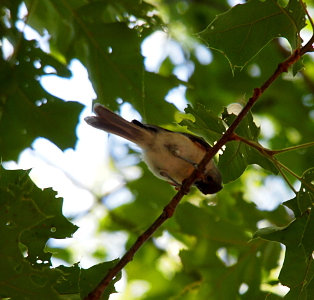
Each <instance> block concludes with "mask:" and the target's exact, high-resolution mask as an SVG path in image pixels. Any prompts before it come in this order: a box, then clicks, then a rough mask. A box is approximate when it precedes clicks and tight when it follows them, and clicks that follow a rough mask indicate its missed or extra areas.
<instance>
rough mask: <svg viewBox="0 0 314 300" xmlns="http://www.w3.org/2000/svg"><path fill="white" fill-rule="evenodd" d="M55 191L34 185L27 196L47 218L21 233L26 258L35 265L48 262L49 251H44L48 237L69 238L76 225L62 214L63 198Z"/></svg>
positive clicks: (39, 265)
mask: <svg viewBox="0 0 314 300" xmlns="http://www.w3.org/2000/svg"><path fill="white" fill-rule="evenodd" d="M56 194H57V192H55V191H53V190H52V189H51V188H50V189H44V190H41V189H39V188H38V187H37V186H34V187H33V189H32V191H31V192H30V193H29V195H28V197H29V198H30V199H32V200H33V201H34V202H35V203H36V205H37V207H38V208H39V209H40V211H41V212H42V213H44V214H45V215H46V216H47V218H46V219H45V220H43V221H42V222H40V223H39V224H37V226H34V227H32V228H31V229H29V230H26V231H24V232H23V234H22V235H21V242H22V243H23V244H24V245H26V246H27V248H28V256H27V259H28V260H29V261H30V262H31V263H32V264H33V265H34V266H37V267H41V266H44V265H47V264H50V257H51V253H49V252H48V253H47V252H45V245H46V243H47V242H48V240H49V239H50V238H55V239H65V238H70V237H72V235H73V234H74V233H75V232H76V230H77V229H78V227H77V226H76V225H74V224H72V223H71V222H70V221H69V220H68V219H67V218H66V217H64V216H63V214H62V204H63V199H62V198H57V197H56Z"/></svg>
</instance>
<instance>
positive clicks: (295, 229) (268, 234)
mask: <svg viewBox="0 0 314 300" xmlns="http://www.w3.org/2000/svg"><path fill="white" fill-rule="evenodd" d="M313 230H314V214H313V211H310V213H309V214H306V213H305V214H304V215H303V216H301V217H300V218H297V219H295V220H294V221H292V222H291V223H290V224H288V225H287V226H285V227H282V228H278V227H270V228H263V229H260V230H258V231H257V232H256V233H255V234H254V238H256V237H261V238H263V239H267V240H271V241H277V242H280V243H282V244H284V245H286V255H285V260H284V264H283V267H282V269H281V272H280V275H279V279H280V281H281V283H282V284H283V285H286V286H288V287H290V291H289V293H288V294H287V295H286V296H285V298H284V299H287V300H288V299H289V300H292V299H310V298H307V289H308V288H309V292H310V293H312V294H313V289H312V288H311V286H312V283H311V282H312V280H313V277H314V267H313V257H312V253H313V251H314V240H313ZM310 283H311V284H310Z"/></svg>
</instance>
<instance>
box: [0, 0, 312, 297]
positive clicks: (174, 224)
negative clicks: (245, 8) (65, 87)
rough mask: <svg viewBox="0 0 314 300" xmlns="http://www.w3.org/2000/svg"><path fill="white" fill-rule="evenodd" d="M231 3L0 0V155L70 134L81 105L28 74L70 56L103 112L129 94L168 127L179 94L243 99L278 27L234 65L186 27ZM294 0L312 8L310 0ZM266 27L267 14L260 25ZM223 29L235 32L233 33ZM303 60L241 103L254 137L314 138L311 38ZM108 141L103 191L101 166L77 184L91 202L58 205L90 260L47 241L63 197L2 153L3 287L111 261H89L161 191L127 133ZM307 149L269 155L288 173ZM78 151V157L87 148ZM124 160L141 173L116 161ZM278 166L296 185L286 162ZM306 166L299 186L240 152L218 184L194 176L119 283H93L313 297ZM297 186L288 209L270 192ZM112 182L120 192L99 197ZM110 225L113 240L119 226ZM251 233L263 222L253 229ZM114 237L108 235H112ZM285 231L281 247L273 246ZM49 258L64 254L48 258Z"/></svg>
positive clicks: (60, 225)
mask: <svg viewBox="0 0 314 300" xmlns="http://www.w3.org/2000/svg"><path fill="white" fill-rule="evenodd" d="M266 1H271V0H266ZM254 2H255V3H257V2H259V1H257V0H255V1H254ZM281 2H284V3H281ZM274 3H275V2H274ZM280 3H281V4H282V5H287V3H288V1H280ZM289 3H294V1H292V0H291V2H289ZM235 4H236V3H234V2H232V1H229V2H228V1H223V0H216V1H215V0H211V1H209V0H180V1H179V0H168V1H167V0H155V1H154V0H148V1H137V0H132V1H130V0H99V1H88V0H75V1H73V0H55V1H49V0H41V1H35V0H25V1H19V0H4V1H1V2H0V8H1V18H0V43H1V44H0V45H1V56H0V157H1V160H2V162H7V161H12V160H13V161H17V160H18V158H19V155H20V153H21V152H22V151H23V150H25V149H27V148H32V147H33V146H32V145H33V142H34V141H35V139H36V138H38V137H42V138H46V139H48V140H50V141H51V142H53V143H54V144H55V145H56V146H58V147H59V148H60V149H61V150H65V149H68V148H75V147H76V142H77V133H76V131H75V128H76V126H77V125H78V122H79V116H80V113H81V112H82V109H83V105H82V104H80V103H79V102H78V101H76V100H77V99H72V100H73V101H65V100H64V99H61V98H58V97H56V96H54V95H52V94H51V93H50V92H48V91H47V90H45V89H44V88H43V86H42V85H41V83H40V79H41V78H42V77H45V76H47V75H49V74H55V75H57V76H59V77H64V78H70V77H71V71H70V70H69V65H70V63H71V61H72V60H74V59H77V60H79V61H80V62H81V63H82V64H83V65H84V66H85V67H86V68H87V72H88V76H89V79H90V81H91V83H92V86H93V88H94V90H95V93H96V95H97V99H95V100H94V102H98V103H102V104H104V105H106V106H107V107H109V108H110V109H112V110H114V111H116V112H119V110H120V109H121V107H122V106H123V105H124V104H125V103H129V104H131V105H132V107H133V108H134V109H135V110H136V111H137V112H138V113H139V114H140V115H141V116H142V117H143V120H144V121H145V122H147V123H152V124H156V125H161V126H164V127H167V128H169V129H174V130H186V128H185V127H181V126H179V125H177V123H179V122H180V121H181V120H182V118H188V119H193V116H191V115H185V114H184V112H183V110H182V107H184V106H186V105H187V104H188V103H189V104H190V105H191V106H192V107H194V108H195V110H197V109H198V108H200V109H201V110H202V109H204V110H205V109H206V110H210V111H211V112H212V113H214V114H215V115H217V116H218V117H221V116H222V113H223V111H224V108H225V107H227V106H229V105H230V104H232V103H238V104H240V105H245V103H246V101H247V100H248V98H249V97H250V96H251V95H252V92H253V89H254V88H256V87H259V86H261V84H262V83H263V82H264V81H265V80H267V78H269V76H270V75H271V74H272V73H273V71H274V70H275V69H276V67H277V65H278V64H279V63H280V62H282V61H283V60H284V59H285V58H287V57H288V55H289V54H290V53H291V47H290V45H289V43H288V42H287V40H286V39H284V38H276V39H273V40H272V41H270V42H269V43H268V44H267V45H266V46H265V47H264V48H263V49H261V51H260V52H258V53H257V55H256V56H254V57H253V58H252V59H251V60H247V61H246V64H245V65H244V66H243V67H241V68H240V67H236V68H235V69H234V70H233V69H232V68H231V66H230V62H229V61H228V60H227V59H226V57H225V56H224V55H223V54H222V53H221V52H219V51H215V50H211V49H208V48H207V45H206V43H205V42H204V40H202V39H201V38H200V37H199V35H197V34H198V33H200V32H202V31H203V30H205V29H206V28H207V27H208V26H209V24H211V22H213V20H214V19H215V18H216V16H217V15H219V14H223V13H225V12H227V11H228V10H229V9H230V8H231V7H232V6H234V5H235ZM306 4H307V7H308V9H309V11H310V12H311V11H312V5H313V3H312V1H306ZM276 5H277V4H276ZM22 12H23V13H22ZM254 13H256V11H255V12H254V11H252V14H253V15H254ZM238 17H239V18H242V17H244V16H241V13H240V14H239V15H238ZM307 23H309V22H307ZM28 27H31V28H32V29H33V30H35V31H36V32H37V33H39V34H40V35H42V36H48V38H47V43H48V49H49V51H47V49H44V48H43V47H42V45H40V44H39V42H38V41H36V40H29V39H27V38H26V35H25V31H27V30H28V29H27V28H28ZM269 30H270V27H267V26H265V27H263V28H260V31H259V32H258V34H263V32H267V31H269ZM311 30H312V29H311V28H310V25H307V27H305V28H304V29H303V30H302V34H301V35H302V37H303V38H304V40H305V41H307V39H308V38H309V37H310V36H311ZM152 36H155V37H156V36H162V39H161V41H162V44H161V46H160V47H161V49H162V55H161V56H160V57H159V58H157V57H156V58H155V62H154V66H153V67H150V66H149V65H148V58H147V57H149V54H147V53H148V52H149V51H152V49H146V50H145V51H144V47H143V43H144V42H145V41H147V38H151V37H152ZM236 43H237V36H234V37H233V38H231V39H230V41H229V47H230V49H232V47H235V46H236ZM8 48H9V49H10V51H8V50H7V49H8ZM146 51H148V52H146ZM146 56H147V57H146ZM303 64H304V66H305V68H303V69H302V70H301V71H300V72H299V73H298V74H297V75H296V76H293V74H292V72H291V71H289V72H288V73H285V74H284V75H283V76H281V77H279V78H278V79H277V80H276V81H275V82H274V83H273V84H272V85H271V86H270V88H269V89H268V90H267V91H266V92H265V94H264V95H263V96H262V97H261V99H260V100H259V101H258V102H257V103H256V105H255V106H254V108H253V110H252V114H253V118H254V122H255V123H256V124H257V126H261V128H260V134H259V136H258V140H259V142H260V143H261V144H262V145H264V146H265V147H267V148H270V149H273V150H277V149H284V148H288V147H294V146H297V145H300V144H304V143H310V142H313V132H314V74H313V72H314V68H313V56H312V54H307V55H306V56H305V57H304V58H303ZM175 93H179V94H180V95H181V96H180V97H179V100H180V101H176V100H174V99H175V98H174V97H173V95H174V94H175ZM178 103H179V104H178ZM182 103H183V104H182ZM91 104H92V103H90V107H91ZM200 105H201V106H200ZM188 112H192V113H193V110H192V109H190V110H189V111H188ZM90 114H91V110H90ZM194 116H195V118H196V117H197V114H194ZM252 122H253V121H252ZM195 124H196V125H195V126H196V127H197V128H198V129H200V128H201V127H202V126H201V124H200V123H197V121H196V122H195ZM250 124H253V123H250ZM84 126H87V125H84ZM102 138H104V139H105V135H103V136H102ZM82 142H84V141H82ZM109 143H110V141H109ZM109 147H110V149H111V150H110V153H111V154H112V156H111V160H110V162H109V164H108V165H106V166H105V165H104V164H103V162H101V163H100V165H101V167H103V168H104V172H106V174H107V173H108V170H109V169H110V172H115V173H118V174H120V177H122V176H121V175H123V180H121V179H120V181H121V184H120V185H118V187H117V188H116V189H115V190H114V191H111V193H110V194H108V193H105V194H104V193H102V192H101V189H102V188H101V187H102V185H103V184H104V182H100V180H99V179H98V180H97V181H96V182H95V183H94V185H92V186H90V187H89V188H88V191H89V193H91V194H92V195H93V197H94V202H93V203H94V204H93V205H92V206H91V207H90V208H89V209H88V210H87V211H84V213H82V214H79V215H72V216H71V221H73V222H74V223H75V224H78V223H80V227H81V228H84V226H92V227H93V228H94V229H95V231H94V234H95V239H93V242H94V243H95V244H94V245H93V246H92V247H91V248H90V249H92V250H91V251H90V252H89V253H84V254H83V255H85V256H88V257H90V261H91V262H92V263H91V266H90V268H89V269H87V270H85V269H80V266H79V264H76V263H79V262H78V261H77V259H76V257H77V256H76V255H75V252H76V251H77V249H75V248H71V246H69V247H58V246H57V245H56V244H54V243H51V239H65V238H70V237H72V235H73V234H74V232H75V231H76V230H77V227H76V226H74V225H73V224H71V223H70V222H68V221H67V220H66V219H65V218H64V216H63V215H62V199H60V198H56V193H55V192H54V191H53V190H51V189H46V190H43V191H42V190H41V189H39V188H37V187H36V186H34V185H33V183H32V181H31V180H30V179H29V177H28V172H25V171H23V170H19V171H8V170H6V169H4V168H2V169H1V173H0V191H1V195H0V197H1V198H0V200H1V211H0V215H1V219H2V220H3V222H2V225H1V235H2V239H1V240H3V241H6V245H5V246H2V247H1V248H2V250H0V253H1V255H0V260H1V263H0V274H2V275H0V277H1V280H0V297H2V298H10V299H83V298H84V296H86V294H88V292H90V290H91V287H92V286H94V285H95V284H97V283H98V282H99V280H100V279H101V278H102V277H103V275H104V273H105V271H106V270H107V269H108V268H111V267H112V266H113V262H108V263H107V264H102V263H103V262H105V261H111V260H112V259H116V258H119V257H120V256H121V253H123V251H124V250H125V249H128V248H129V247H130V246H131V245H132V243H133V242H134V241H135V240H136V238H137V237H138V236H139V234H141V233H142V232H143V231H144V230H145V229H146V228H147V227H148V226H149V225H150V224H151V223H152V222H153V221H154V220H155V219H156V218H157V217H158V216H159V214H160V213H161V211H162V209H163V207H164V206H165V205H166V204H167V203H168V202H169V201H170V199H171V198H172V197H173V196H174V194H175V190H174V189H173V188H172V187H171V186H170V185H167V184H166V183H165V182H162V181H160V180H158V179H156V178H155V177H154V176H153V175H152V174H151V173H150V172H149V171H148V170H147V167H146V166H145V165H144V164H143V163H142V162H140V161H139V159H138V156H136V158H134V157H135V156H134V148H133V147H132V146H131V147H130V145H129V144H121V143H119V142H118V143H117V141H114V140H113V141H111V144H109ZM116 147H117V148H118V147H122V148H123V149H124V150H121V151H122V152H121V151H120V150H116V149H117V148H116ZM227 147H228V145H227ZM126 149H127V150H126ZM119 151H120V152H119ZM220 154H221V153H220ZM313 157H314V148H313V147H308V148H301V149H299V150H296V151H288V152H284V153H283V154H281V155H279V156H278V157H277V158H278V159H279V160H280V162H281V163H282V164H284V165H285V166H286V167H287V168H289V169H291V170H292V171H293V172H294V173H295V174H297V175H298V176H300V177H301V176H302V174H303V173H304V172H305V171H306V170H308V169H310V168H311V167H313V166H314V160H313ZM89 159H91V157H88V156H87V157H85V158H84V161H85V163H87V164H88V160H89ZM217 160H219V157H217ZM82 164H83V162H82ZM4 165H5V164H4ZM135 166H136V168H134V167H135ZM132 170H133V171H134V170H135V174H140V175H131V176H128V174H129V173H130V172H131V173H132ZM227 171H228V170H227ZM227 171H224V172H227ZM224 172H223V175H224ZM110 174H112V173H110ZM42 176H45V174H43V175H42ZM110 176H114V175H110ZM286 176H287V178H288V180H290V182H291V184H292V185H293V186H294V188H295V189H296V190H299V188H300V182H298V181H297V180H296V178H295V176H292V175H291V174H288V173H287V174H286ZM225 178H226V177H225ZM304 178H305V179H306V182H308V183H309V186H312V189H311V187H310V188H308V186H303V187H302V188H303V189H304V190H303V191H304V193H306V195H305V196H304V195H303V196H302V195H300V193H296V194H295V193H293V192H292V191H291V189H290V188H289V186H288V185H287V183H286V182H285V181H284V180H283V179H282V178H281V177H280V176H278V175H277V174H272V173H270V172H269V170H268V171H266V170H264V169H263V168H261V167H260V166H259V165H255V164H252V165H248V166H247V168H246V170H245V172H244V173H243V174H242V175H241V176H240V177H239V178H237V179H236V180H233V181H229V180H224V182H225V186H224V189H223V190H222V191H221V192H219V193H218V194H217V195H212V196H204V195H202V194H200V193H199V192H198V191H197V190H196V189H194V188H193V189H192V190H191V193H190V194H189V195H187V196H186V197H185V198H184V199H183V201H182V203H181V204H180V205H179V207H178V209H177V211H176V213H175V215H174V216H173V218H172V219H170V220H168V221H167V222H166V223H165V224H164V225H163V226H162V228H160V229H159V230H158V231H157V232H156V234H155V235H154V237H153V238H152V239H150V240H149V241H148V242H147V243H146V244H145V245H144V246H143V247H142V248H141V249H140V250H139V252H138V253H137V254H136V255H135V258H134V260H133V261H132V262H131V263H129V264H128V266H127V267H126V268H125V270H124V272H123V273H122V280H121V282H122V284H121V285H120V286H119V287H116V289H117V290H118V292H119V293H118V294H111V295H110V293H112V292H113V291H114V288H113V286H111V287H110V289H109V290H108V292H107V293H106V295H104V296H103V299H108V297H110V299H147V300H148V299H149V300H153V299H199V300H200V299H211V300H216V299H225V300H227V299H228V300H229V299H230V300H233V299H234V300H238V299H256V300H258V299H266V298H267V299H282V298H284V299H299V298H298V297H301V296H302V297H303V298H302V299H313V297H314V288H313V287H312V286H314V284H313V283H312V284H311V280H312V278H313V275H314V270H313V267H312V264H311V262H312V252H313V241H314V239H313V235H312V233H311V232H313V231H311V229H312V227H311V226H312V216H311V210H307V209H308V207H311V205H312V202H313V199H314V198H313V175H312V173H311V172H310V171H308V172H307V173H306V175H305V177H304ZM71 179H73V177H72V178H71ZM109 179H110V178H109V177H107V178H106V180H108V182H109V184H110V181H109ZM74 182H75V180H74ZM48 184H49V183H48ZM301 196H302V197H305V198H306V199H307V200H306V201H309V202H306V201H305V202H306V203H307V204H306V205H305V206H304V207H303V209H302V210H301V211H298V209H297V208H296V206H297V205H295V204H293V203H295V202H292V204H291V202H290V205H288V206H289V207H290V208H291V209H292V210H290V209H288V208H287V206H283V205H281V203H283V202H285V201H288V200H290V199H297V200H298V201H299V200H300V197H301ZM294 197H295V198H294ZM302 197H301V198H302ZM115 198H116V199H117V201H118V203H119V204H117V205H113V206H110V205H107V203H108V201H109V200H110V201H111V202H112V201H113V199H115ZM308 199H309V200H308ZM47 203H49V205H48V206H49V207H47ZM120 203H121V204H120ZM298 203H299V202H298ZM86 215H89V216H91V218H90V219H89V222H87V223H84V222H81V221H80V220H82V219H84V218H85V217H86ZM308 216H309V217H308ZM295 218H296V219H295ZM91 222H92V223H91ZM291 222H292V223H291ZM91 224H92V225H91ZM291 224H292V225H291ZM285 226H288V227H285ZM313 226H314V225H313ZM266 227H267V228H268V229H267V230H265V229H264V230H265V231H259V232H258V234H255V236H254V233H255V232H256V231H257V230H259V229H261V228H266ZM104 233H105V235H106V237H105V236H104ZM119 234H122V235H123V237H124V238H125V240H124V241H123V242H118V239H117V236H119ZM267 235H268V236H267ZM258 236H261V237H262V238H255V239H253V237H258ZM97 239H98V240H97ZM96 240H97V242H96ZM122 240H123V239H122ZM48 241H50V242H49V243H48V244H46V243H47V242H48ZM115 243H117V244H119V245H118V246H117V247H116V248H119V247H120V248H119V250H116V248H115V247H113V246H112V244H115ZM285 246H286V247H289V251H288V250H287V252H285V249H286V247H285ZM301 248H302V249H301ZM285 253H286V254H289V255H286V256H285ZM81 255H82V254H81ZM284 257H285V258H284ZM296 258H297V259H296ZM52 259H58V260H56V261H57V262H61V263H62V264H63V265H64V266H61V267H56V265H54V266H53V268H52V267H51V265H52V261H53V260H52ZM283 263H284V266H285V267H284V268H282V266H283ZM98 264H99V265H98ZM92 265H95V266H94V267H92ZM281 268H282V273H281V274H280V276H279V273H280V270H281ZM84 272H86V273H84ZM86 274H87V275H86ZM278 276H279V279H278ZM22 280H24V281H23V282H24V283H22ZM25 280H26V281H25ZM118 280H120V277H118V278H116V281H118ZM284 286H285V287H284ZM288 287H289V288H290V291H289V288H288ZM48 290H49V293H47V291H48Z"/></svg>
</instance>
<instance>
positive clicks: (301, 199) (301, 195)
mask: <svg viewBox="0 0 314 300" xmlns="http://www.w3.org/2000/svg"><path fill="white" fill-rule="evenodd" d="M302 179H303V180H304V182H302V184H301V187H300V190H299V192H298V193H297V195H296V197H294V198H293V199H291V200H288V201H286V202H284V203H283V204H284V205H285V206H287V207H289V208H290V209H291V210H292V211H293V212H294V215H295V216H296V217H300V216H301V215H302V214H303V213H304V212H305V211H306V210H307V209H309V208H311V207H312V206H313V203H314V168H311V169H308V170H306V171H305V172H304V173H303V175H302Z"/></svg>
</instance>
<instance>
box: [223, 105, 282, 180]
mask: <svg viewBox="0 0 314 300" xmlns="http://www.w3.org/2000/svg"><path fill="white" fill-rule="evenodd" d="M235 118H236V115H234V114H228V112H227V109H226V108H225V111H224V112H223V120H224V121H225V122H226V123H227V124H228V125H229V126H230V125H231V124H232V122H233V121H234V120H235ZM235 132H236V133H237V134H238V135H240V136H241V137H244V138H246V139H247V140H248V141H251V142H253V143H256V144H257V146H259V147H260V148H262V146H261V145H259V144H258V136H259V132H260V128H258V127H257V126H256V124H255V123H254V120H253V116H252V113H248V114H247V115H246V116H245V117H244V118H243V120H242V121H241V123H240V125H239V126H238V127H237V129H236V131H235ZM250 164H258V165H260V166H261V167H262V168H264V169H265V170H267V171H270V172H272V173H274V174H278V170H277V168H276V166H275V165H274V164H273V162H272V161H271V160H269V159H268V158H267V157H266V156H264V155H263V154H261V153H260V152H259V151H258V150H257V149H255V148H254V147H252V146H249V145H248V144H245V143H244V142H241V141H231V142H229V143H228V144H227V145H226V149H225V150H224V153H223V154H222V155H221V156H220V158H219V164H218V166H219V169H220V171H221V173H222V178H223V181H224V183H228V182H230V181H234V180H235V179H237V178H238V177H240V176H241V175H242V173H243V172H244V171H245V169H246V167H247V166H248V165H250Z"/></svg>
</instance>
